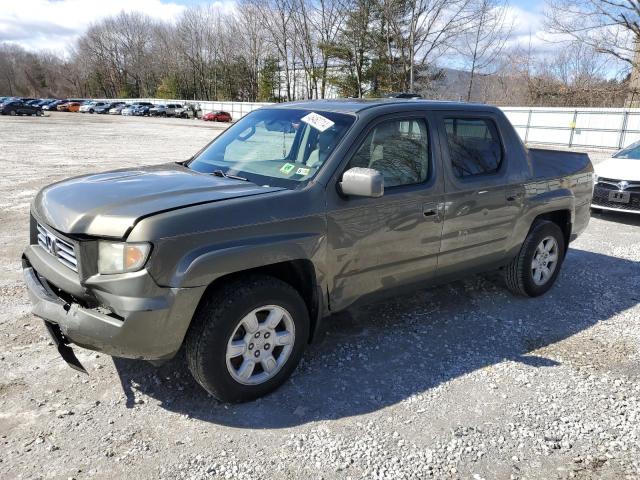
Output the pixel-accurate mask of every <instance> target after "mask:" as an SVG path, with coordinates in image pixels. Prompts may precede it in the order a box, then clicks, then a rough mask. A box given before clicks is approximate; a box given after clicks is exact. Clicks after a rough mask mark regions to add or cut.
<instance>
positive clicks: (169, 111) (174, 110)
mask: <svg viewBox="0 0 640 480" xmlns="http://www.w3.org/2000/svg"><path fill="white" fill-rule="evenodd" d="M149 114H150V115H153V116H157V117H179V118H190V117H192V116H193V110H192V109H191V108H189V107H188V106H185V105H182V104H181V103H167V104H161V105H156V106H155V107H152V108H151V109H149Z"/></svg>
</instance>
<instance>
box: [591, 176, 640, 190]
mask: <svg viewBox="0 0 640 480" xmlns="http://www.w3.org/2000/svg"><path fill="white" fill-rule="evenodd" d="M623 182H624V188H623V189H622V190H623V191H625V192H640V182H627V181H625V180H617V179H615V178H599V179H598V187H600V188H603V189H605V190H621V188H620V184H621V183H623Z"/></svg>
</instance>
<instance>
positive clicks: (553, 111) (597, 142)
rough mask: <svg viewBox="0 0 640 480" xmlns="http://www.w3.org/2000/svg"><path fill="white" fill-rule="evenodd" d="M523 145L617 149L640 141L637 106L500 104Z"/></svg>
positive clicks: (639, 117)
mask: <svg viewBox="0 0 640 480" xmlns="http://www.w3.org/2000/svg"><path fill="white" fill-rule="evenodd" d="M502 111H503V112H504V113H505V115H506V116H507V117H508V118H509V120H510V121H511V123H512V124H513V126H514V127H515V129H516V131H517V132H518V134H519V135H520V137H521V138H522V140H524V142H525V143H527V144H536V143H538V144H546V145H556V146H561V147H569V148H571V147H580V148H608V149H619V148H623V147H626V146H627V145H630V144H631V143H633V142H636V141H638V140H640V109H637V108H597V109H592V108H536V107H532V108H529V107H502Z"/></svg>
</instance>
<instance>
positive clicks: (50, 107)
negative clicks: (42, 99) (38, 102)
mask: <svg viewBox="0 0 640 480" xmlns="http://www.w3.org/2000/svg"><path fill="white" fill-rule="evenodd" d="M63 103H65V100H54V101H52V102H51V103H47V104H46V105H43V106H42V110H57V109H58V105H62V104H63Z"/></svg>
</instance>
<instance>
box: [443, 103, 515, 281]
mask: <svg viewBox="0 0 640 480" xmlns="http://www.w3.org/2000/svg"><path fill="white" fill-rule="evenodd" d="M498 124H499V122H498V121H497V119H496V118H495V117H494V116H493V115H492V114H491V113H483V112H482V113H481V112H479V113H477V114H466V113H463V112H456V111H452V112H441V113H440V114H439V120H438V132H439V138H440V143H441V148H442V159H443V170H444V174H445V175H444V176H445V208H444V225H443V231H442V244H441V252H440V257H439V260H438V270H439V273H441V274H447V273H452V272H454V271H457V270H470V269H473V268H474V267H476V268H482V267H485V266H488V265H490V264H492V263H494V262H496V261H500V260H502V259H503V258H504V254H505V251H506V247H507V240H508V238H509V236H510V234H511V232H512V231H513V227H514V223H515V220H516V218H517V216H518V215H519V213H520V210H521V208H522V193H523V192H521V191H520V190H519V188H520V187H514V186H512V185H510V176H509V168H508V167H509V165H508V162H507V161H506V152H505V148H504V141H503V139H502V137H501V135H500V131H499V129H498Z"/></svg>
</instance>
